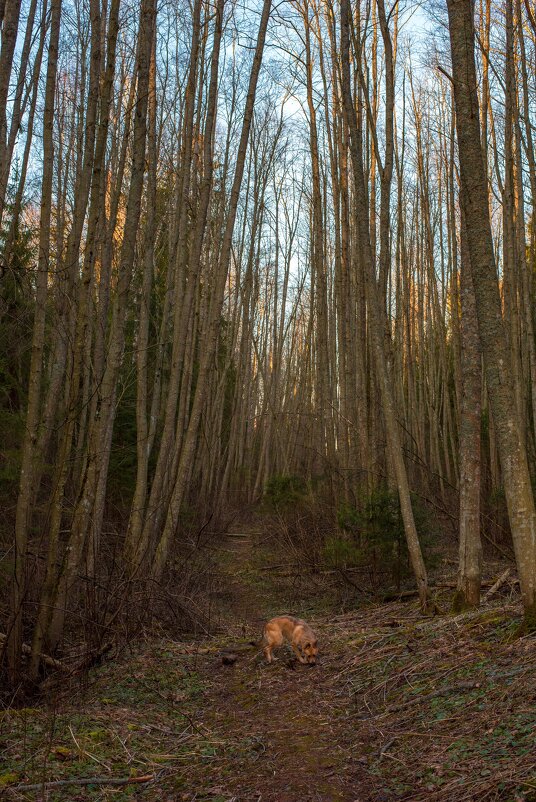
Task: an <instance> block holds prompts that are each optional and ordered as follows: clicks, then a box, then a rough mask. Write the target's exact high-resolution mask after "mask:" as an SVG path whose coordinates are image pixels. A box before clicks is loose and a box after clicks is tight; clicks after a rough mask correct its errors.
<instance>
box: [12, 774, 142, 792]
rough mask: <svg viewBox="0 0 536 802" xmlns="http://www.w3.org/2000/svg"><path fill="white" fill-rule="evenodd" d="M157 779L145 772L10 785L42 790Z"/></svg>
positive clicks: (20, 789) (124, 783) (17, 789)
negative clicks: (125, 775)
mask: <svg viewBox="0 0 536 802" xmlns="http://www.w3.org/2000/svg"><path fill="white" fill-rule="evenodd" d="M155 779H156V775H155V774H144V775H143V776H142V777H79V778H77V777H72V778H71V779H70V780H51V781H50V782H43V783H33V784H31V785H27V784H26V783H19V785H12V786H8V787H9V788H10V789H11V790H12V791H40V790H41V789H45V790H46V789H48V788H60V787H61V786H64V785H115V786H118V785H133V784H134V783H150V782H152V781H153V780H155Z"/></svg>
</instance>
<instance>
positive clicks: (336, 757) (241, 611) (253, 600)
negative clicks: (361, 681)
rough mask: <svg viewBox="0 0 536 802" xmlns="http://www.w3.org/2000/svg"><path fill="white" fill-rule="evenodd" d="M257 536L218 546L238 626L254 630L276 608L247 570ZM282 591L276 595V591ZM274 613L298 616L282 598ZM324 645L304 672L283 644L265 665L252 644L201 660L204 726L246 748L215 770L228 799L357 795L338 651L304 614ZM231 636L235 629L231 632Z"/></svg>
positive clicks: (236, 535) (284, 801)
mask: <svg viewBox="0 0 536 802" xmlns="http://www.w3.org/2000/svg"><path fill="white" fill-rule="evenodd" d="M258 537H259V533H258V532H248V531H242V530H241V531H240V532H238V531H237V532H232V533H231V534H230V535H229V536H228V538H227V543H226V544H225V546H224V548H225V550H226V552H227V554H228V560H227V565H226V571H227V573H228V575H229V579H230V583H231V587H232V589H233V594H232V608H233V611H234V613H235V615H236V620H237V622H238V623H237V626H238V627H240V628H242V631H243V630H244V628H245V630H246V632H247V633H249V634H250V635H251V636H255V635H258V633H259V632H260V631H261V629H262V623H263V621H265V620H266V619H267V618H269V617H270V616H271V615H273V614H274V613H275V612H276V609H275V607H274V605H276V604H277V603H278V601H277V596H278V593H277V586H276V587H274V582H273V580H272V581H270V583H269V586H270V588H269V590H270V592H267V584H268V583H267V582H266V581H265V583H264V584H261V585H259V584H258V583H259V576H258V574H256V572H255V571H254V569H252V567H251V563H252V560H251V558H252V553H253V551H254V549H255V547H256V544H257V538H258ZM287 595H288V594H287V593H284V592H283V593H281V596H282V597H285V596H287ZM279 604H280V605H282V606H280V607H279V610H277V612H280V613H284V612H292V613H294V614H298V615H300V614H302V613H303V611H302V610H300V609H297V608H295V607H294V608H292V609H289V608H288V607H286V606H285V602H283V601H280V602H279ZM308 620H310V621H311V623H312V624H313V626H315V628H316V630H317V633H318V635H319V640H320V645H321V650H322V652H321V656H320V659H319V662H318V664H317V665H316V666H315V667H313V668H311V667H308V666H302V665H300V664H299V663H297V662H296V661H294V660H293V658H292V656H291V653H290V650H289V649H288V648H283V649H281V650H280V651H279V654H278V656H277V660H276V661H275V662H274V663H273V664H272V665H268V664H266V662H265V661H264V660H263V658H262V655H260V654H259V652H258V650H256V651H254V652H253V654H252V653H250V652H248V651H245V652H240V651H239V653H238V654H239V656H238V660H237V662H236V663H235V664H234V665H232V666H223V665H221V664H220V665H217V666H215V665H209V666H206V669H205V670H206V671H207V674H206V679H207V684H208V686H209V687H210V689H211V690H210V692H209V693H208V694H207V696H206V697H205V703H206V710H207V713H208V715H207V716H206V717H205V718H204V723H205V724H206V725H207V727H208V728H209V729H211V731H212V732H213V734H214V735H215V736H216V738H217V737H221V738H225V737H228V736H229V734H230V733H231V734H232V735H233V737H234V738H235V739H236V740H237V742H238V743H241V744H243V745H245V746H246V747H247V748H246V750H245V751H246V753H247V756H245V754H244V750H240V749H237V750H236V754H235V755H232V754H231V756H230V761H229V765H228V767H227V770H226V772H225V775H226V776H225V777H219V776H218V772H217V771H216V772H215V774H214V780H215V782H216V783H218V782H219V783H220V784H219V786H218V785H216V788H218V790H221V793H222V794H223V795H224V797H225V798H236V799H237V800H238V799H239V800H263V801H264V802H293V801H294V800H319V801H320V800H322V802H330V801H331V800H333V802H336V801H339V800H341V801H342V800H356V801H357V800H358V799H359V796H358V795H356V781H357V779H358V774H359V762H358V760H356V757H357V758H358V757H359V753H357V755H356V756H354V754H353V749H352V743H351V737H349V736H350V733H351V727H350V726H349V719H350V718H351V717H352V715H353V714H354V713H355V708H354V711H352V710H351V707H352V705H351V698H350V695H349V694H348V691H347V690H346V689H345V688H344V686H343V685H342V684H341V682H339V681H338V680H337V679H336V675H337V669H338V668H340V662H339V657H338V655H337V648H336V646H335V645H334V644H331V645H328V644H329V634H328V631H327V628H326V625H325V622H323V621H322V620H321V619H318V618H315V617H313V618H311V617H310V616H309V617H308ZM237 634H238V633H237Z"/></svg>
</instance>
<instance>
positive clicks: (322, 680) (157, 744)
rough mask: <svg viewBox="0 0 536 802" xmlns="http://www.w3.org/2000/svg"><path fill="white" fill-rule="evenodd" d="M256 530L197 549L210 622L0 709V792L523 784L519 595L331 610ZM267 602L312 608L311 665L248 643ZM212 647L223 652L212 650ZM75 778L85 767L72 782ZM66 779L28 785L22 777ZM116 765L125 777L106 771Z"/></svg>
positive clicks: (476, 790)
mask: <svg viewBox="0 0 536 802" xmlns="http://www.w3.org/2000/svg"><path fill="white" fill-rule="evenodd" d="M263 538H264V535H263V533H262V530H261V529H260V528H252V529H246V528H244V529H242V528H239V527H238V525H237V527H236V531H234V532H232V533H231V534H230V535H229V536H227V537H226V538H225V539H224V540H222V542H221V543H220V544H219V546H218V549H217V551H216V552H214V561H213V563H214V565H215V567H216V568H217V571H218V572H219V576H218V583H217V594H216V596H217V598H216V599H215V604H218V606H219V610H220V616H221V618H220V621H219V624H218V630H219V631H218V633H217V634H215V635H213V636H210V637H209V636H207V637H204V638H203V639H200V638H197V639H193V640H190V641H184V640H181V641H175V640H173V639H171V638H170V637H169V636H164V637H161V638H157V637H156V635H155V633H152V635H151V636H150V637H147V639H146V640H145V641H140V642H138V643H135V644H132V646H131V649H130V650H123V651H122V652H121V653H119V654H116V655H115V656H114V659H113V660H110V661H109V662H107V663H105V664H103V665H102V666H100V667H97V668H95V669H93V670H92V672H91V673H90V675H89V677H86V678H85V679H84V680H83V683H84V684H83V686H82V687H80V686H79V685H78V686H77V685H76V684H75V680H73V681H72V683H71V685H70V686H69V683H63V684H62V687H61V688H60V689H59V690H58V693H57V695H56V697H55V701H54V704H51V705H50V706H49V707H48V708H45V707H40V708H26V709H24V710H18V711H7V712H6V713H4V714H3V716H1V717H0V762H2V763H3V766H2V768H1V769H0V796H1V795H2V790H5V791H7V794H6V796H7V798H8V799H14V800H16V801H17V802H19V800H20V801H22V800H38V799H39V800H41V799H46V800H47V802H56V801H58V802H59V801H60V800H61V802H64V801H65V802H66V801H67V800H69V802H74V801H78V800H90V801H91V802H93V801H95V802H96V801H97V800H108V799H110V800H111V799H113V800H114V802H117V800H119V802H124V801H125V800H132V799H136V800H140V802H157V800H158V802H201V801H206V802H301V801H302V800H305V801H306V802H339V801H340V802H396V800H407V802H434V801H436V800H437V801H440V802H463V801H464V800H465V801H467V802H468V800H476V801H477V802H484V800H487V801H489V800H504V802H522V801H523V802H529V800H531V801H533V800H535V799H536V796H535V790H536V761H535V758H534V755H535V754H536V726H535V725H536V716H535V712H534V711H535V709H536V706H535V702H536V637H534V636H530V637H523V638H519V637H516V636H515V627H516V626H517V624H518V622H519V620H520V618H519V605H518V602H517V600H516V599H515V598H514V597H513V596H511V595H509V594H508V589H506V593H505V595H503V596H501V597H499V598H498V599H496V600H494V601H493V602H490V603H488V604H486V605H484V606H483V608H482V609H480V610H478V611H472V612H468V613H464V614H461V615H457V616H452V615H441V616H437V617H435V618H434V619H428V618H423V617H422V616H421V615H420V613H419V610H418V608H417V605H416V604H414V603H413V602H409V603H408V602H405V603H400V602H395V603H390V604H375V605H370V606H367V607H362V608H360V609H348V610H347V611H345V612H341V610H340V607H339V609H337V608H336V606H335V605H334V604H333V599H332V600H331V606H328V602H327V601H326V599H325V598H323V597H322V593H321V586H320V585H319V584H313V582H314V583H317V582H318V580H315V579H314V578H312V577H306V578H305V580H302V579H301V578H300V576H299V572H294V571H293V570H289V568H288V566H284V565H283V566H282V565H281V563H280V562H279V563H274V554H273V553H272V554H270V552H269V546H268V545H267V544H266V543H265V541H264V540H263ZM270 559H271V562H270ZM274 564H275V565H277V568H270V566H274ZM278 612H279V613H284V612H292V613H295V614H298V615H302V616H303V617H304V618H306V619H307V620H308V621H309V622H310V623H311V624H312V625H313V627H314V629H315V630H316V632H317V634H318V636H319V643H320V649H321V651H320V659H319V662H318V664H317V665H316V666H315V667H314V668H309V667H307V666H301V665H296V664H295V662H294V661H293V660H292V659H291V655H290V652H287V651H285V650H281V651H280V653H279V655H278V657H279V659H278V660H277V662H274V663H273V664H272V665H268V664H267V663H266V662H265V661H264V659H263V658H262V654H261V653H260V650H258V649H255V648H253V647H251V646H250V645H249V642H250V640H252V639H257V638H259V636H260V633H261V631H262V623H263V621H264V620H266V618H269V617H271V616H272V615H274V614H275V613H278ZM230 651H232V652H234V653H236V654H237V660H236V662H235V663H234V664H233V665H224V664H223V661H222V657H224V656H226V655H228V654H229V652H230ZM4 767H5V768H4ZM87 778H95V782H94V783H93V784H91V785H88V784H87V782H86V784H84V785H83V786H82V787H80V786H79V785H77V783H81V782H83V781H84V780H86V781H87ZM69 779H72V780H73V785H68V786H65V787H64V786H63V785H62V786H50V787H49V790H48V791H46V792H45V793H43V786H42V785H39V784H40V783H42V782H43V781H47V782H58V781H59V782H62V783H64V782H65V781H66V780H69ZM116 780H124V781H125V782H127V783H128V785H125V786H119V787H116V786H113V785H111V784H108V783H111V782H115V781H116ZM27 784H36V785H37V789H34V790H31V789H28V787H27ZM25 786H26V787H25Z"/></svg>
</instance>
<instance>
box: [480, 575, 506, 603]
mask: <svg viewBox="0 0 536 802" xmlns="http://www.w3.org/2000/svg"><path fill="white" fill-rule="evenodd" d="M509 576H510V568H507V569H506V571H503V572H502V574H501V575H500V577H499V578H498V580H497V581H496V582H495V583H494V584H493V585H492V586H491V588H490V589H489V590H488V592H487V593H486V595H485V596H484V599H483V600H484V601H487V600H488V599H489V598H490V597H491V596H493V594H494V593H497V591H498V590H499V588H501V587H502V586H503V585H504V583H505V582H506V580H507V579H508V577H509Z"/></svg>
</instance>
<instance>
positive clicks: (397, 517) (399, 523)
mask: <svg viewBox="0 0 536 802" xmlns="http://www.w3.org/2000/svg"><path fill="white" fill-rule="evenodd" d="M412 501H413V514H414V517H415V525H416V527H417V532H418V533H419V535H420V539H421V546H422V548H423V551H424V553H425V557H426V554H427V552H429V551H430V548H429V547H430V540H431V533H430V526H429V519H428V514H427V512H426V510H425V509H424V507H423V505H422V504H421V503H420V502H419V500H418V499H415V498H414V499H412ZM337 520H338V524H339V527H340V528H341V530H342V531H343V533H344V536H339V537H337V538H332V539H330V540H328V541H327V542H326V546H325V550H324V557H325V560H326V562H327V563H328V564H329V565H331V566H332V567H333V568H336V569H338V570H340V569H344V568H352V567H354V568H363V569H368V573H369V577H370V581H371V584H372V587H373V588H374V589H376V588H378V587H379V586H380V585H381V584H385V583H390V582H392V583H394V584H395V585H396V587H397V588H400V583H401V581H402V580H403V579H404V578H406V577H407V576H408V575H409V573H410V566H409V558H408V550H407V546H406V538H405V534H404V523H403V520H402V514H401V511H400V503H399V499H398V493H396V492H393V491H390V490H389V489H388V488H385V487H380V488H377V489H376V490H374V491H373V492H372V493H371V494H370V496H368V497H367V498H366V499H365V502H364V504H363V506H362V508H360V509H359V508H357V507H352V506H349V505H345V506H343V507H341V508H340V509H339V511H338V514H337Z"/></svg>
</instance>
